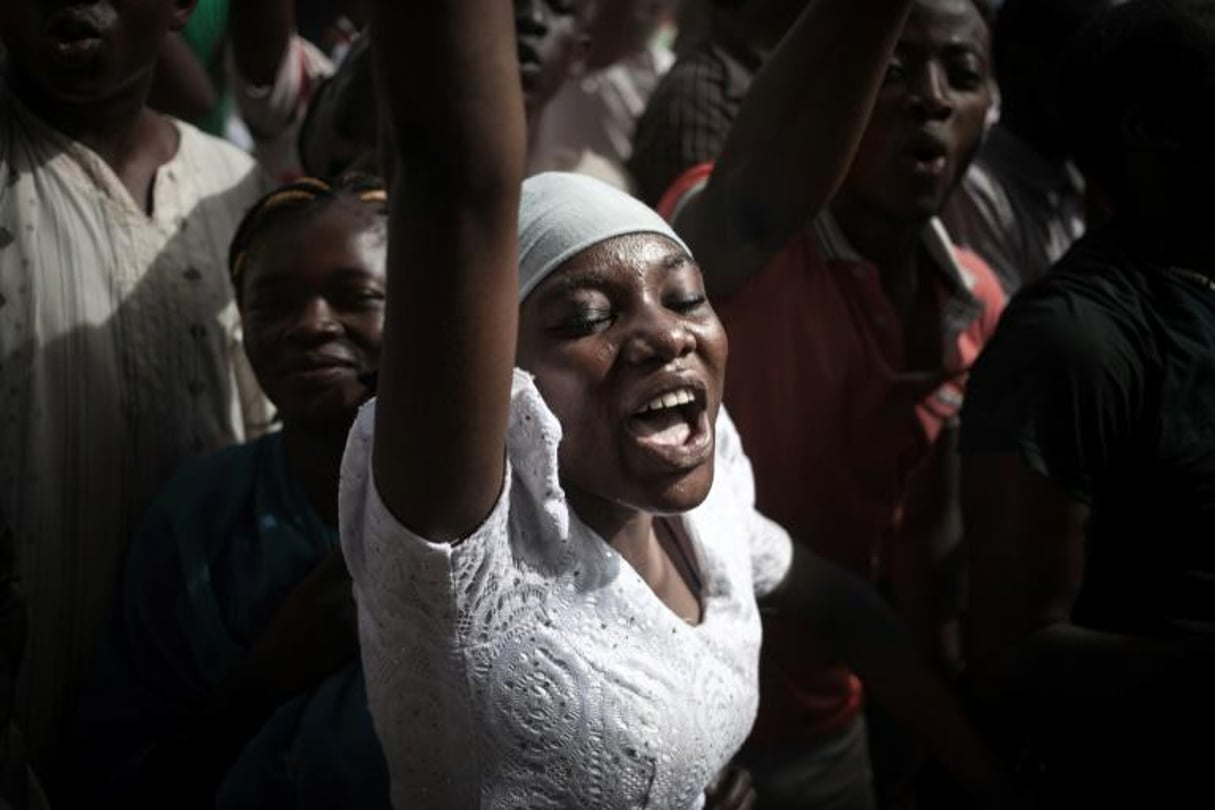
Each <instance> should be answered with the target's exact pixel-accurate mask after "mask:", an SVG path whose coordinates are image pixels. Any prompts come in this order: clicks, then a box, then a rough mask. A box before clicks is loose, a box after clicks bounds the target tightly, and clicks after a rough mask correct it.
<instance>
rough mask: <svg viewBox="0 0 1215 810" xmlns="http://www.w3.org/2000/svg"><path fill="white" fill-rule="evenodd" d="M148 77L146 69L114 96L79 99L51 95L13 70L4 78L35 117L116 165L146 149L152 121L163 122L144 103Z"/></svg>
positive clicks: (150, 83)
mask: <svg viewBox="0 0 1215 810" xmlns="http://www.w3.org/2000/svg"><path fill="white" fill-rule="evenodd" d="M152 76H153V73H152V71H151V70H149V71H148V72H147V73H146V74H145V75H143V76H140V77H139V78H138V79H137V80H135V81H133V82H131V83H130V84H129V85H128V86H127V87H125V88H123V89H122V90H120V91H118V92H117V93H115V94H114V95H111V96H108V97H106V98H105V99H103V100H97V101H81V102H73V101H64V100H62V99H57V98H53V97H52V96H51V95H50V94H49V93H46V92H44V91H43V90H42V89H41V88H39V87H38V86H37V85H35V84H34V82H32V81H30V79H29V78H28V77H27V76H25V75H24V74H22V73H21V72H20V71H17V70H13V71H12V72H11V73H10V75H9V77H8V80H9V84H10V86H11V88H12V91H13V93H14V94H15V95H16V96H17V97H18V98H19V99H21V102H22V103H23V104H25V105H26V106H27V107H29V108H30V109H31V110H32V111H33V112H34V113H35V114H36V115H37V116H38V117H39V118H41V119H42V120H43V121H45V122H46V123H47V124H49V125H50V126H51V127H53V128H54V129H56V130H58V131H59V132H62V133H63V134H64V135H67V136H68V137H69V138H72V139H73V140H76V141H79V142H80V143H82V144H84V145H85V146H87V147H89V148H90V149H92V150H93V151H94V152H96V153H97V154H98V155H99V156H100V157H101V159H102V160H104V161H105V162H106V163H108V164H109V165H110V166H111V167H115V168H117V167H120V166H122V165H123V164H124V163H126V162H127V161H128V160H130V159H131V157H132V156H134V155H138V154H140V153H141V152H143V151H146V150H147V149H148V147H149V139H150V138H151V137H152V136H153V134H154V133H155V131H156V123H157V122H161V123H163V119H161V118H160V117H159V116H156V115H154V114H153V113H152V112H151V111H150V110H148V108H147V106H146V101H147V97H148V90H149V88H150V87H151V85H152Z"/></svg>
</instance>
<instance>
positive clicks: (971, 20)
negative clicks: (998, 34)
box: [899, 0, 991, 52]
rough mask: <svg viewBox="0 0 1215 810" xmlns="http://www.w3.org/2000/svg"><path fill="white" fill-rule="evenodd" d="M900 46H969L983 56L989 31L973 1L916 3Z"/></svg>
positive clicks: (929, 0)
mask: <svg viewBox="0 0 1215 810" xmlns="http://www.w3.org/2000/svg"><path fill="white" fill-rule="evenodd" d="M899 41H900V44H906V43H922V44H929V43H932V44H938V45H940V44H945V43H955V44H959V45H969V46H971V47H974V48H977V49H980V50H982V51H983V52H986V51H987V50H988V48H989V47H990V42H991V31H990V29H989V28H988V25H987V21H986V20H985V19H983V15H982V14H981V13H979V9H978V8H977V7H976V6H975V3H974V0H917V2H916V4H915V5H914V6H912V9H911V15H910V16H909V17H908V19H907V25H906V27H905V28H904V29H903V35H902V36H901V37H900V38H899Z"/></svg>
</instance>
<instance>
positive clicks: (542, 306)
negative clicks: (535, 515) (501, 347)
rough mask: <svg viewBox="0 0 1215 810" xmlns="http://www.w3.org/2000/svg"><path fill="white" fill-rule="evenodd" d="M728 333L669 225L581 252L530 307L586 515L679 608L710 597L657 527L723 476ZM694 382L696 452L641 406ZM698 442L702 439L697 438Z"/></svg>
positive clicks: (523, 324)
mask: <svg viewBox="0 0 1215 810" xmlns="http://www.w3.org/2000/svg"><path fill="white" fill-rule="evenodd" d="M726 355H727V344H726V336H725V331H724V330H723V329H722V326H721V322H720V321H719V320H718V319H717V316H716V315H715V314H714V313H713V309H712V307H710V306H709V303H708V299H707V298H706V296H705V292H704V286H703V281H702V279H701V275H700V270H699V269H698V268H697V267H696V265H695V264H694V263H693V262H692V261H691V259H690V258H689V257H688V256H687V254H686V253H684V252H683V250H682V249H681V248H679V247H677V246H676V245H675V244H674V243H672V242H670V241H668V240H666V239H664V238H662V237H657V236H649V235H638V236H629V237H619V238H616V239H611V240H608V241H606V242H603V243H600V244H599V245H595V246H594V247H592V248H590V249H588V250H586V251H584V252H582V253H580V254H578V255H577V256H575V257H574V258H572V259H571V260H570V261H568V262H567V263H566V264H565V265H563V266H562V267H561V269H560V271H559V272H558V273H556V274H554V275H553V276H551V277H550V278H548V279H546V281H545V282H544V283H542V284H541V285H540V286H539V287H538V288H537V289H536V290H535V291H534V293H533V294H532V295H531V296H529V297H528V299H527V300H526V301H524V303H523V305H522V307H521V308H520V330H519V364H520V365H521V366H522V367H523V368H525V369H527V370H528V371H531V372H532V373H533V374H534V375H535V376H536V383H537V386H538V387H539V389H540V392H541V394H543V396H544V399H545V402H547V403H548V404H549V407H551V408H552V409H553V413H554V414H556V416H557V418H558V420H559V421H560V422H561V424H562V430H563V437H562V443H561V448H560V451H559V452H560V455H559V461H560V464H561V471H562V480H563V484H564V485H565V486H566V489H567V493H568V495H569V498H570V501H571V502H572V503H573V504H574V507H575V509H576V511H577V512H578V514H579V516H580V517H581V518H582V519H583V520H585V521H586V522H587V524H588V525H589V526H590V527H591V528H593V529H595V531H596V532H598V533H599V534H600V536H602V537H603V538H605V539H606V540H608V542H609V543H610V544H611V545H612V546H614V547H615V548H616V549H617V550H618V551H620V553H621V554H622V555H623V556H624V557H625V558H626V559H628V560H629V561H630V562H631V563H633V565H634V567H635V568H637V570H638V572H639V573H641V574H642V576H643V578H645V579H646V581H647V582H649V583H650V585H651V587H653V588H654V589H655V592H656V593H658V595H659V597H660V598H662V599H663V601H664V602H667V604H668V606H669V607H671V609H672V610H674V611H675V612H676V613H678V614H679V615H683V616H687V615H698V614H699V606H698V605H697V604H696V600H695V597H693V596H692V594H691V593H690V591H688V586H687V584H686V583H685V582H684V581H683V579H682V578H681V577H678V576H671V573H672V572H673V571H674V568H673V562H672V560H671V559H670V555H669V553H667V551H666V550H665V549H664V547H663V545H662V544H661V543H660V542H659V540H658V537H657V536H656V531H655V526H654V516H655V515H670V514H675V513H679V512H684V511H687V510H688V509H690V508H692V507H694V506H696V505H697V504H698V503H700V501H701V500H703V499H704V498H705V496H706V495H707V494H708V491H709V487H710V486H711V484H712V481H713V457H712V425H713V424H714V422H715V420H716V416H717V410H718V408H719V407H720V405H721V391H722V381H723V378H724V372H725V362H726ZM681 388H687V389H690V390H691V391H693V392H694V394H695V396H696V398H697V400H696V402H695V403H693V404H692V405H690V406H688V407H689V408H690V409H691V410H692V411H693V413H691V414H690V415H689V416H688V422H689V424H688V426H687V430H688V433H689V434H690V435H691V436H692V437H696V436H700V437H702V439H703V441H701V442H700V443H699V444H697V445H696V448H697V449H696V450H695V451H694V452H685V451H686V449H687V444H686V443H685V444H684V445H683V446H681V447H672V446H667V445H666V444H661V443H656V442H654V441H650V440H649V439H648V438H646V437H644V436H642V435H641V433H640V431H642V430H643V429H644V425H642V424H641V423H640V422H639V421H638V420H637V419H636V417H635V414H637V413H638V411H639V410H640V409H642V408H643V407H644V406H645V405H646V403H648V402H649V401H650V400H652V399H653V398H654V397H655V396H656V395H660V394H662V393H664V392H667V391H672V390H676V389H681ZM692 441H693V442H694V441H695V438H693V439H692Z"/></svg>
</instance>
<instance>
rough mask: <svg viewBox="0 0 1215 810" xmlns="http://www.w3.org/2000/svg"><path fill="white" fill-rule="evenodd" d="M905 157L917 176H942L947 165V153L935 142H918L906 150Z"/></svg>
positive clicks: (940, 144)
mask: <svg viewBox="0 0 1215 810" xmlns="http://www.w3.org/2000/svg"><path fill="white" fill-rule="evenodd" d="M907 156H908V158H909V159H910V160H911V165H912V168H913V169H914V170H915V171H916V173H917V174H926V175H939V174H943V173H944V172H945V169H946V167H947V166H948V165H949V151H948V150H947V149H946V148H945V145H944V144H943V143H940V142H938V141H936V140H928V139H923V140H919V141H918V142H916V143H915V144H913V145H912V146H911V148H910V149H908V150H907Z"/></svg>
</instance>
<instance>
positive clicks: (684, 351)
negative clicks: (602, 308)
mask: <svg viewBox="0 0 1215 810" xmlns="http://www.w3.org/2000/svg"><path fill="white" fill-rule="evenodd" d="M694 351H696V335H695V333H693V332H692V330H691V329H689V328H688V325H687V323H685V322H684V320H683V319H682V318H681V317H679V315H677V314H676V313H674V312H671V311H670V310H669V309H667V308H666V307H663V306H660V305H657V304H654V305H647V306H646V307H645V308H644V309H643V310H642V311H640V312H638V313H637V315H635V316H634V317H633V323H632V324H631V328H630V330H629V333H628V336H627V337H626V338H625V343H624V346H623V351H622V354H623V355H624V358H625V359H626V360H627V361H628V362H630V363H635V364H639V365H640V364H644V363H655V362H656V363H657V364H658V365H666V364H667V363H670V362H671V361H673V360H678V359H679V358H681V357H685V356H687V355H689V354H691V353H693V352H694Z"/></svg>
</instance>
